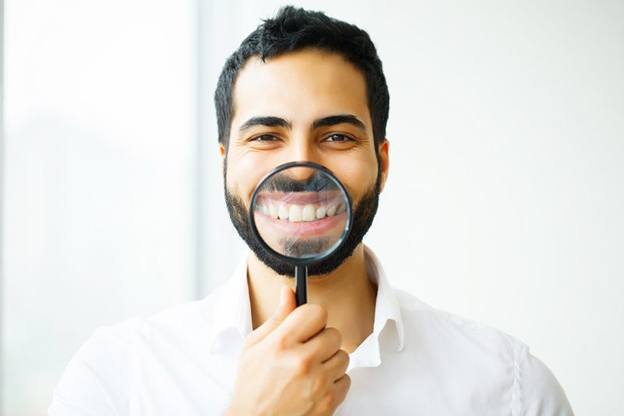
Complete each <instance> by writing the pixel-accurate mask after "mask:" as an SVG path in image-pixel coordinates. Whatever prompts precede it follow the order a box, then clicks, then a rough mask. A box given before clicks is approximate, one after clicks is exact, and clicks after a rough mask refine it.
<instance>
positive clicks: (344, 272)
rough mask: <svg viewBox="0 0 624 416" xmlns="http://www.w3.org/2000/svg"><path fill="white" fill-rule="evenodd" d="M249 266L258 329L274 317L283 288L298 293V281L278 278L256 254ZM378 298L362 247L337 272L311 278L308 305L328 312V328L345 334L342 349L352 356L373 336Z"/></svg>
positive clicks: (250, 296) (252, 304) (249, 282)
mask: <svg viewBox="0 0 624 416" xmlns="http://www.w3.org/2000/svg"><path fill="white" fill-rule="evenodd" d="M247 264H248V265H247V280H248V284H249V298H250V299H249V301H250V305H251V315H252V324H253V327H254V329H255V328H257V327H258V326H260V325H262V324H263V323H264V322H265V321H266V320H267V319H268V318H269V317H270V316H271V315H272V314H273V312H274V310H275V308H276V306H277V304H278V303H279V293H280V288H281V286H288V287H290V288H292V289H293V290H294V288H295V281H294V279H293V278H292V277H287V276H281V275H278V274H277V273H275V272H274V271H273V270H272V269H270V268H269V267H267V266H266V265H265V264H264V263H262V262H261V261H260V260H259V259H258V258H257V257H256V256H255V254H253V253H252V254H251V255H250V256H249V261H248V263H247ZM376 296H377V286H376V285H375V284H374V283H373V282H371V281H370V280H369V278H368V274H367V271H366V261H365V258H364V246H363V244H362V243H360V244H359V245H358V246H357V247H356V249H355V250H354V251H353V255H351V256H350V257H349V258H347V259H346V260H345V261H344V262H343V263H342V264H341V265H340V266H339V267H338V268H337V269H336V270H334V271H333V272H331V273H329V274H327V275H322V276H309V278H308V302H309V303H314V304H317V305H321V306H323V307H324V308H325V309H326V310H327V326H328V327H334V328H336V329H338V330H339V331H340V332H341V334H342V346H341V348H342V349H343V350H345V351H347V352H349V353H351V352H353V351H354V350H355V349H356V348H357V346H358V345H360V344H361V343H362V341H364V340H365V339H366V337H368V335H370V334H371V333H372V332H373V323H374V319H375V299H376Z"/></svg>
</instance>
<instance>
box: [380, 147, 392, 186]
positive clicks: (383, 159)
mask: <svg viewBox="0 0 624 416" xmlns="http://www.w3.org/2000/svg"><path fill="white" fill-rule="evenodd" d="M389 148H390V142H389V141H388V139H387V138H385V139H383V142H381V144H380V145H379V147H378V149H377V150H378V153H377V154H378V155H379V162H380V166H381V185H380V192H381V191H383V189H384V187H385V186H386V180H387V179H388V171H389V168H390V156H389Z"/></svg>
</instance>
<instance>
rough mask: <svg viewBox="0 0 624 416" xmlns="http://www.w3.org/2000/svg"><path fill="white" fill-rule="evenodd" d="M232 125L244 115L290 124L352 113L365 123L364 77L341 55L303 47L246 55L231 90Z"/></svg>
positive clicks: (237, 122) (366, 107)
mask: <svg viewBox="0 0 624 416" xmlns="http://www.w3.org/2000/svg"><path fill="white" fill-rule="evenodd" d="M232 97H233V110H234V111H233V117H232V127H233V130H234V129H235V128H237V126H238V125H240V124H241V123H243V122H244V121H245V120H247V119H249V118H250V117H257V116H278V117H282V118H284V119H286V120H289V121H291V122H292V123H293V125H296V124H298V123H308V122H309V121H310V120H313V119H317V118H320V117H325V116H327V115H331V114H353V115H355V116H357V117H358V118H359V119H360V120H362V121H363V122H364V123H365V125H366V126H367V127H368V128H370V124H371V123H370V115H369V111H368V102H367V97H366V82H365V80H364V76H363V75H362V73H361V72H360V71H359V70H358V69H357V68H356V67H355V66H354V65H353V64H351V63H350V62H348V61H347V60H346V59H344V58H343V57H342V56H341V55H339V54H336V53H330V52H325V51H320V50H317V49H304V50H301V51H297V52H291V53H286V54H283V55H280V56H277V57H274V58H270V59H267V60H266V62H262V60H260V58H258V57H252V58H250V59H249V60H248V61H247V62H246V63H245V65H244V66H243V68H242V69H241V71H240V72H239V74H238V78H237V80H236V82H235V85H234V89H233V94H232Z"/></svg>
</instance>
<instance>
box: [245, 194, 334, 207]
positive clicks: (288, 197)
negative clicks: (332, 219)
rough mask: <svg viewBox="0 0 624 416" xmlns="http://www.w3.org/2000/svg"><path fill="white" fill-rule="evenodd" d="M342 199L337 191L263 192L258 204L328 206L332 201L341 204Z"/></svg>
mask: <svg viewBox="0 0 624 416" xmlns="http://www.w3.org/2000/svg"><path fill="white" fill-rule="evenodd" d="M341 199H342V198H340V195H339V193H338V192H337V191H322V192H272V191H271V192H269V191H267V192H262V193H260V194H258V196H257V197H256V203H264V202H272V203H274V204H277V205H279V204H286V205H291V204H296V205H306V204H321V203H323V204H326V203H328V202H331V201H336V202H340V200H341Z"/></svg>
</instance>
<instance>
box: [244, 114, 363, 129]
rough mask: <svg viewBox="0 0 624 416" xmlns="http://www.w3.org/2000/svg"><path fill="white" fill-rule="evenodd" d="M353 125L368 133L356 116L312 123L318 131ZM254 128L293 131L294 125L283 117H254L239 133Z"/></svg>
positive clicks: (330, 117) (329, 117)
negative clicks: (278, 128) (261, 127)
mask: <svg viewBox="0 0 624 416" xmlns="http://www.w3.org/2000/svg"><path fill="white" fill-rule="evenodd" d="M342 123H346V124H351V125H352V126H355V127H357V128H358V129H360V130H362V131H363V132H366V126H365V125H364V123H363V122H362V121H361V120H360V119H359V118H357V117H356V116H354V115H353V114H337V115H333V116H328V117H323V118H319V119H318V120H314V122H313V123H312V128H313V129H318V128H319V127H328V126H334V125H336V124H342ZM254 126H266V127H284V128H286V129H292V124H291V123H290V122H288V121H286V120H284V119H283V118H281V117H274V116H261V117H252V118H250V119H249V120H247V121H245V122H244V123H243V124H242V125H241V127H240V129H239V131H241V132H242V131H244V130H247V129H249V128H251V127H254Z"/></svg>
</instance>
